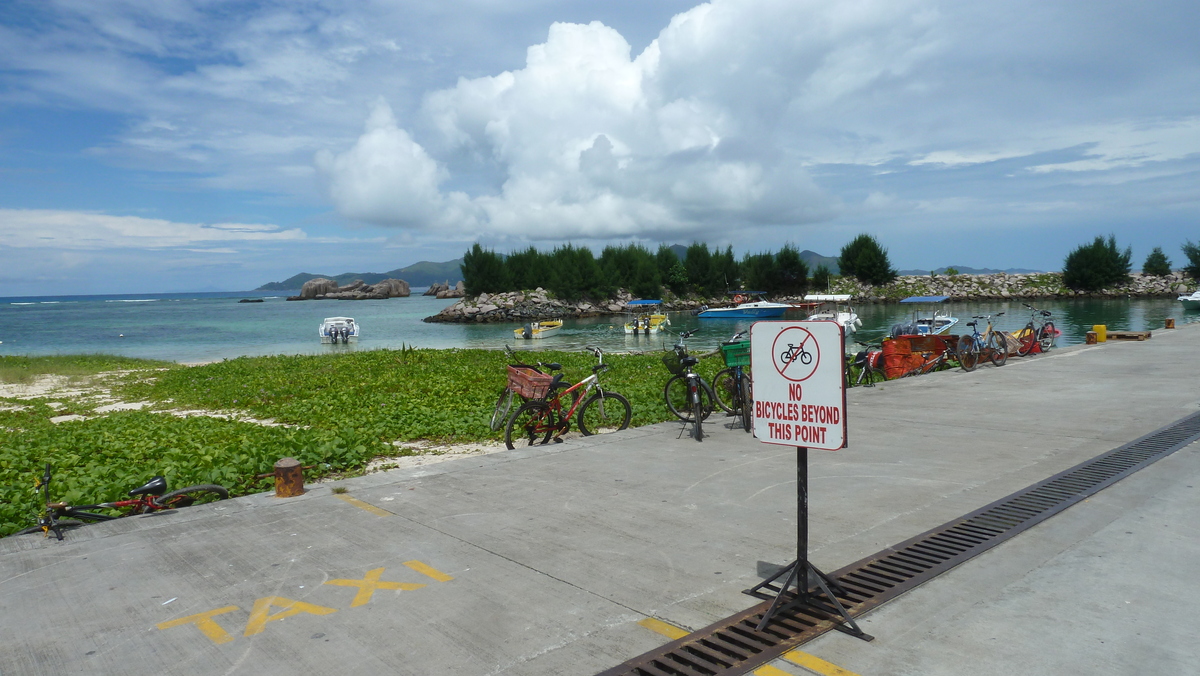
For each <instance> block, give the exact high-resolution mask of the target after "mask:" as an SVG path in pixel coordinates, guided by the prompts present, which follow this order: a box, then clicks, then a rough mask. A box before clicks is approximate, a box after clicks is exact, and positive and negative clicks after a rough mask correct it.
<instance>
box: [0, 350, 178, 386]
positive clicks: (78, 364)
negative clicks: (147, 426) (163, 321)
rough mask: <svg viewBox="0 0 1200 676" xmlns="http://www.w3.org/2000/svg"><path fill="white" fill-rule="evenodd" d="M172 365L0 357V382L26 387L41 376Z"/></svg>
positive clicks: (102, 358)
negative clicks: (19, 384) (21, 384)
mask: <svg viewBox="0 0 1200 676" xmlns="http://www.w3.org/2000/svg"><path fill="white" fill-rule="evenodd" d="M175 367H179V365H178V364H175V363H173V362H164V361H155V360H152V359H134V358H132V357H118V356H115V355H110V354H72V355H52V356H45V357H8V356H4V357H0V382H4V383H29V382H32V381H33V380H34V379H35V378H37V377H38V376H42V375H55V376H65V377H67V378H76V377H82V376H90V375H95V374H97V373H103V372H107V371H124V370H129V369H147V368H175Z"/></svg>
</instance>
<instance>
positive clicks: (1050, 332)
mask: <svg viewBox="0 0 1200 676" xmlns="http://www.w3.org/2000/svg"><path fill="white" fill-rule="evenodd" d="M1057 333H1058V331H1057V329H1055V328H1054V322H1046V323H1045V324H1043V325H1042V333H1041V336H1040V338H1039V339H1038V342H1040V343H1041V344H1042V351H1043V352H1045V351H1046V350H1049V349H1050V346H1051V345H1053V344H1054V337H1055V335H1056V334H1057Z"/></svg>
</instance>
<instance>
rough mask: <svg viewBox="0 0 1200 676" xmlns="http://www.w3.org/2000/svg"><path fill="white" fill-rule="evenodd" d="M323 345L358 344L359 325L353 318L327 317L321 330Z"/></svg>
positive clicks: (322, 323)
mask: <svg viewBox="0 0 1200 676" xmlns="http://www.w3.org/2000/svg"><path fill="white" fill-rule="evenodd" d="M319 332H320V335H321V343H322V344H326V345H327V344H330V343H332V344H334V345H337V344H338V342H339V341H340V342H341V343H342V344H343V345H345V344H347V343H357V342H358V324H357V323H356V322H355V321H354V318H353V317H326V318H325V321H323V322H321V328H320V330H319Z"/></svg>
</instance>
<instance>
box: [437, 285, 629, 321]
mask: <svg viewBox="0 0 1200 676" xmlns="http://www.w3.org/2000/svg"><path fill="white" fill-rule="evenodd" d="M440 297H441V296H439V298H440ZM632 298H633V297H632V296H630V295H629V294H628V293H626V292H624V291H620V292H618V294H617V296H616V298H613V299H611V300H607V301H604V302H602V303H597V302H595V301H590V300H586V299H585V300H581V301H578V302H575V303H568V302H565V301H562V300H559V299H557V298H551V297H550V295H549V294H548V293H547V292H546V290H545V289H543V288H541V287H538V288H536V289H534V290H533V291H509V292H506V293H496V294H488V293H481V294H479V295H478V296H476V297H475V298H463V299H462V300H460V301H458V302H457V303H455V304H453V305H451V306H449V307H447V308H445V309H444V310H442V311H441V312H439V313H437V314H436V315H434V316H432V317H426V318H425V321H427V322H439V323H441V322H444V323H454V324H460V323H464V322H530V321H538V320H542V319H561V318H564V317H596V316H599V315H614V314H623V313H624V312H625V303H626V302H627V301H629V300H632Z"/></svg>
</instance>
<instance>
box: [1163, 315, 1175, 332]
mask: <svg viewBox="0 0 1200 676" xmlns="http://www.w3.org/2000/svg"><path fill="white" fill-rule="evenodd" d="M1163 328H1164V329H1173V328H1175V318H1174V317H1167V321H1166V326H1164V327H1163Z"/></svg>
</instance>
